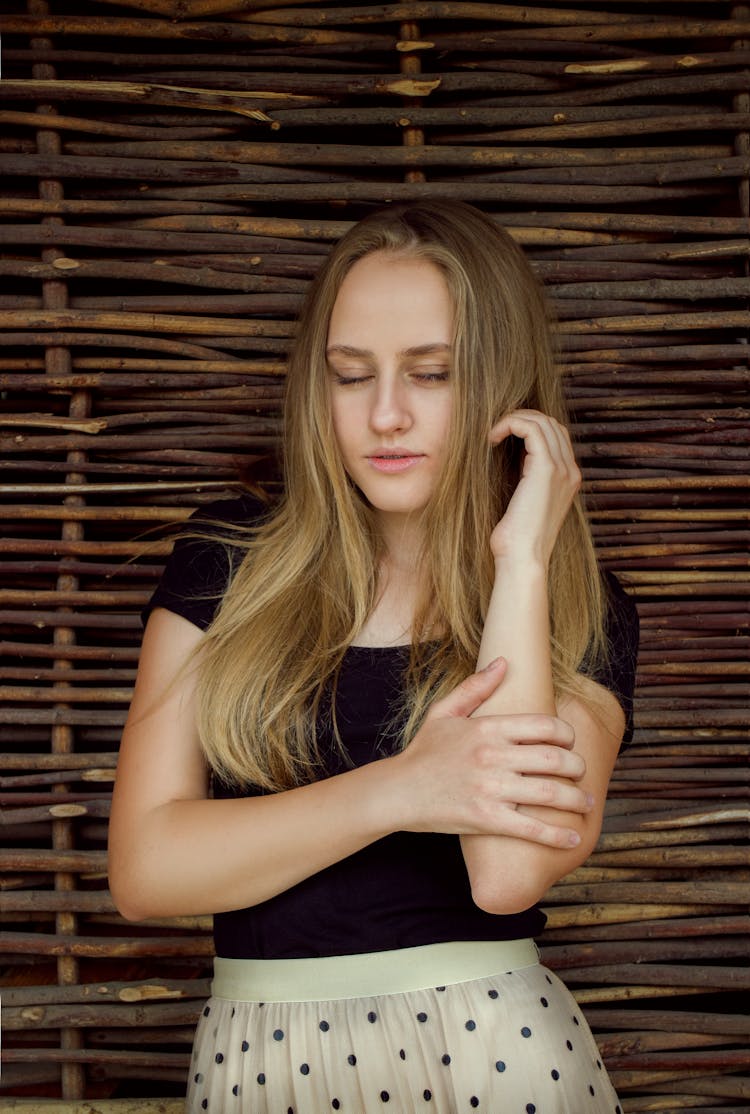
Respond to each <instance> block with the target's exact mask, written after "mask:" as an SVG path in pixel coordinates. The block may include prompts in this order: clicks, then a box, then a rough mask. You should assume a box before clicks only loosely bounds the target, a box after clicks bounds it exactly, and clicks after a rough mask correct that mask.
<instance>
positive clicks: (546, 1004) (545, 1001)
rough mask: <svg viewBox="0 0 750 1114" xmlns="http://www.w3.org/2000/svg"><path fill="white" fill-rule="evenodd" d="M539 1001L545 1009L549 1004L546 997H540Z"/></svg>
mask: <svg viewBox="0 0 750 1114" xmlns="http://www.w3.org/2000/svg"><path fill="white" fill-rule="evenodd" d="M539 1001H540V1002H541V1003H542V1005H543V1006H544V1008H545V1010H546V1009H547V1006H548V1005H549V1002H548V1001H547V999H546V998H540V999H539Z"/></svg>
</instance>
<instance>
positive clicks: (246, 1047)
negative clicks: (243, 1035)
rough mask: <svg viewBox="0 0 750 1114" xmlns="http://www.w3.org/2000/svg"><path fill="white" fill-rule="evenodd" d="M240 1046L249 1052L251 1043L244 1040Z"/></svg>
mask: <svg viewBox="0 0 750 1114" xmlns="http://www.w3.org/2000/svg"><path fill="white" fill-rule="evenodd" d="M240 1047H241V1048H242V1051H243V1052H247V1050H248V1048H249V1047H250V1045H249V1044H248V1043H247V1041H243V1042H242V1044H241V1045H240Z"/></svg>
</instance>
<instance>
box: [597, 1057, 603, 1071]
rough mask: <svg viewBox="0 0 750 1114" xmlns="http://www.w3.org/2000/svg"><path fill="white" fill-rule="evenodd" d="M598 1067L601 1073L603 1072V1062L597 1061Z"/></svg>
mask: <svg viewBox="0 0 750 1114" xmlns="http://www.w3.org/2000/svg"><path fill="white" fill-rule="evenodd" d="M596 1066H597V1067H598V1069H599V1071H601V1070H602V1062H601V1060H597V1061H596Z"/></svg>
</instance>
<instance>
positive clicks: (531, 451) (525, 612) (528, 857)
mask: <svg viewBox="0 0 750 1114" xmlns="http://www.w3.org/2000/svg"><path fill="white" fill-rule="evenodd" d="M511 433H512V434H513V435H515V436H518V437H522V438H523V439H524V444H525V449H526V455H525V459H524V469H523V476H522V479H521V481H520V483H519V485H518V488H517V490H516V492H515V493H514V496H513V499H512V500H511V503H510V505H509V507H508V510H507V512H506V514H505V515H504V516H503V519H502V521H501V522H500V523H499V525H498V527H497V528H496V530H495V531H494V533H493V537H492V548H493V553H494V556H495V570H496V574H495V585H494V590H493V594H492V597H491V601H490V606H489V609H488V613H487V616H486V620H485V627H484V633H483V639H482V645H481V648H480V655H479V662H478V668H481V667H482V665H484V664H485V662H487V661H488V660H490V659H491V658H492V657H494V656H496V655H497V654H500V653H502V654H504V655H506V656H507V658H508V663H509V664H508V671H507V676H506V678H505V681H504V683H503V684H502V686H500V687H499V688H498V689H497V690H496V691H495V692H494V693H493V694H492V696H491V697H489V699H488V700H487V701H486V702H485V703H484V704H483V705H482V707H481V708H479V709H478V710H477V712H476V713H474V714H475V715H478V716H482V715H487V714H492V715H501V714H503V713H505V714H508V713H518V712H531V711H534V712H537V713H542V714H544V715H548V716H551V717H561V718H562V719H563V720H565V721H566V722H567V723H569V724H570V726H571V727H572V729H573V733H574V738H575V746H574V753H575V754H577V755H578V756H580V758H581V759H583V762H584V764H585V773H584V774H583V776H582V777H581V778H580V779H579V780H577V781H576V783H575V784H576V786H577V788H578V789H580V790H583V791H584V792H585V793H586V794H587V795H588V798H589V802H590V809H589V811H587V812H576V813H569V812H568V813H566V812H564V811H561V810H560V809H559V808H558V807H555V805H554V804H553V803H552V800H550V803H549V804H541V805H538V804H537V805H532V806H529V805H525V804H521V805H519V806H518V808H519V811H521V812H523V813H524V814H525V815H527V816H529V817H533V818H535V819H537V820H540V821H546V822H550V823H554V824H558V825H562V826H566V827H569V828H571V829H572V830H573V831H575V832H576V834H577V836H578V837H579V842H578V843H577V845H576V846H574V847H570V846H569V847H567V848H559V847H558V848H552V847H543V846H540V845H539V844H535V843H532V842H529V841H528V840H524V839H516V838H512V837H511V838H508V837H491V838H487V837H474V836H469V837H464V838H463V841H462V846H463V852H464V858H465V860H466V865H467V869H468V872H469V876H470V879H471V885H472V893H473V894H474V899H475V901H476V902H477V904H478V905H480V906H481V907H482V908H483V909H486V910H488V911H489V912H494V913H511V912H518V911H520V910H523V909H526V908H528V907H529V906H530V905H532V904H533V903H534V902H535V901H538V900H539V899H540V898H541V897H542V896H543V894H544V893H545V892H546V890H547V889H548V888H549V886H550V885H551V884H552V883H553V882H555V881H557V880H558V879H559V878H561V877H563V875H565V874H567V873H568V872H569V871H570V870H572V869H573V868H574V867H576V866H578V865H580V863H582V862H583V861H585V859H586V858H587V857H588V856H589V854H590V853H591V851H592V850H593V848H594V846H595V844H596V841H597V839H598V836H599V832H600V830H601V823H602V816H603V810H604V801H605V797H606V792H607V786H608V784H609V778H610V775H611V773H612V768H613V766H614V763H615V760H616V758H617V752H618V749H619V745H620V741H621V739H622V733H623V728H624V715H623V712H622V709H621V708H620V705H619V704H618V702H617V700H616V699H615V697H613V696H612V695H611V694H609V693H607V692H606V691H605V690H604V689H602V688H601V687H600V686H597V685H595V683H594V682H593V681H588V682H584V683H585V684H586V685H587V687H588V686H590V691H591V695H592V697H594V698H595V701H596V706H597V712H596V715H594V714H592V712H591V711H590V710H589V707H588V706H587V704H585V703H584V702H583V701H581V700H580V699H572V698H571V699H567V700H565V701H564V702H563V703H562V704H561V705H560V706H559V707H558V706H557V705H556V702H555V697H554V690H553V685H552V666H551V658H550V630H549V604H548V595H547V571H548V566H549V559H550V557H551V554H552V549H553V547H554V544H555V540H556V538H557V534H558V532H559V529H560V526H561V525H562V521H563V519H564V517H565V515H566V514H567V512H568V509H569V507H570V503H571V500H572V498H573V495H574V494H575V491H576V490H577V488H578V486H579V484H580V472H579V471H578V468H577V466H576V464H575V460H574V458H573V453H572V449H571V446H570V442H569V439H568V436H567V432H566V431H565V430H564V429H563V427H561V426H560V425H558V423H556V422H554V421H553V420H552V419H550V418H547V417H546V416H545V415H542V414H538V413H536V412H533V411H518V412H516V413H514V414H512V415H509V417H508V418H506V419H504V421H503V422H501V423H499V425H498V426H497V427H496V429H495V435H496V437H497V438H498V439H501V438H502V437H504V436H507V435H509V434H511ZM519 745H524V744H521V743H519ZM560 757H561V756H560ZM555 766H556V763H555V755H554V754H552V756H551V764H550V766H549V768H548V776H547V779H546V781H547V787H548V791H549V793H550V794H551V795H552V794H553V792H554V789H555V787H559V786H560V785H561V784H566V783H568V784H570V779H569V778H566V777H565V776H564V775H562V774H561V770H559V769H556V768H555Z"/></svg>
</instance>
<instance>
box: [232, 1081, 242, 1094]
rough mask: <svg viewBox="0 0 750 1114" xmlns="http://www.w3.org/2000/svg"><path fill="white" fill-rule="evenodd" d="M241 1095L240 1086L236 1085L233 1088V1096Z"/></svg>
mask: <svg viewBox="0 0 750 1114" xmlns="http://www.w3.org/2000/svg"><path fill="white" fill-rule="evenodd" d="M239 1093H240V1085H239V1083H235V1085H234V1087H232V1094H233V1095H238V1094H239Z"/></svg>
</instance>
